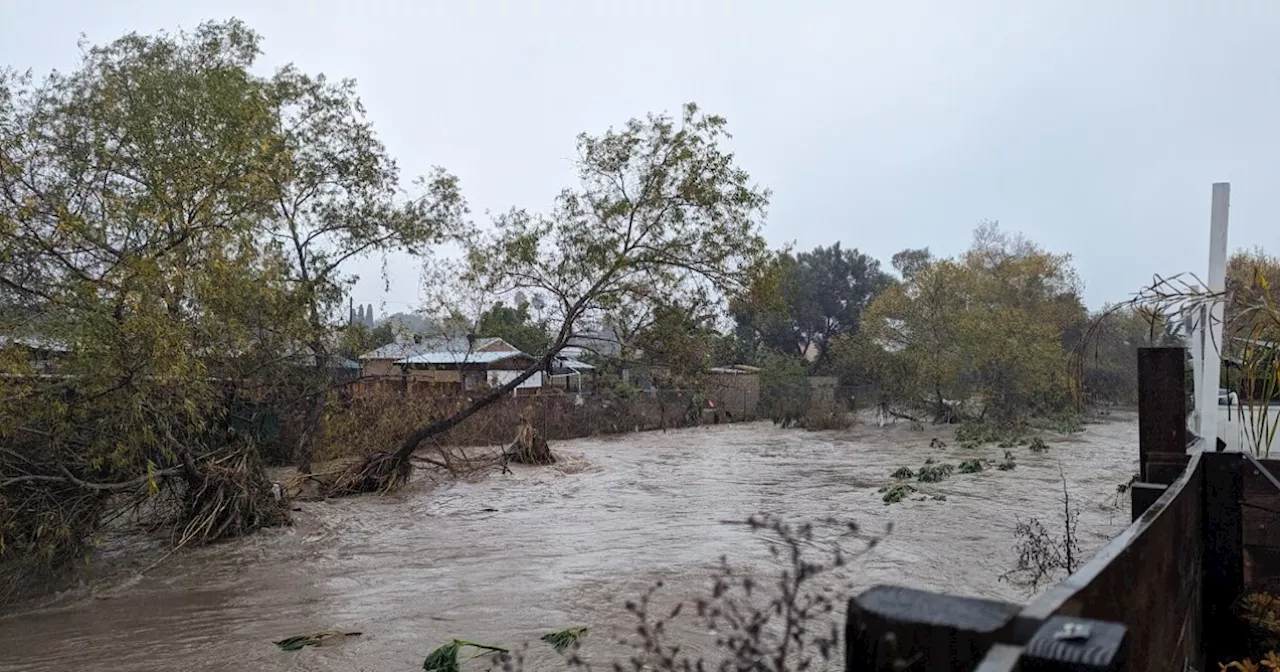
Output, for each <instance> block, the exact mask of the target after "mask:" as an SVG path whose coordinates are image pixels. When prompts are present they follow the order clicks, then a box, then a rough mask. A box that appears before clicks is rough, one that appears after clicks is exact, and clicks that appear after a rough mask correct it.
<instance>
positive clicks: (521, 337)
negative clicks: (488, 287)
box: [476, 301, 551, 357]
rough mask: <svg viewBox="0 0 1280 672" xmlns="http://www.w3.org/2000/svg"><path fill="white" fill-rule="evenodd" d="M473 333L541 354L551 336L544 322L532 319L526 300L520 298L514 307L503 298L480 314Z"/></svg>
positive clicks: (534, 353) (521, 349) (537, 355)
mask: <svg viewBox="0 0 1280 672" xmlns="http://www.w3.org/2000/svg"><path fill="white" fill-rule="evenodd" d="M476 333H477V335H480V336H496V337H498V338H501V339H502V340H504V341H506V342H508V343H510V344H511V345H514V346H515V347H516V348H518V349H519V350H520V351H521V352H525V353H528V354H530V355H534V356H535V357H541V356H542V355H543V354H544V353H546V351H547V346H548V345H549V344H550V342H551V335H550V334H549V333H547V325H546V322H545V321H541V322H537V321H534V319H533V315H532V314H531V313H530V311H529V302H528V301H522V302H520V303H519V304H518V305H516V306H515V307H512V306H508V305H506V304H505V303H503V302H502V301H498V302H497V303H495V304H493V307H492V308H490V309H489V310H486V311H485V312H484V313H481V315H480V319H479V320H478V321H477V322H476Z"/></svg>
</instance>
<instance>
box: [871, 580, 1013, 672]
mask: <svg viewBox="0 0 1280 672" xmlns="http://www.w3.org/2000/svg"><path fill="white" fill-rule="evenodd" d="M1020 609H1021V607H1019V606H1018V605H1015V604H1008V603H1006V602H997V601H995V600H983V599H978V598H972V597H957V596H954V595H939V594H936V593H930V592H926V591H922V590H915V589H912V588H899V587H896V586H876V587H874V588H870V589H868V590H866V591H864V592H863V593H862V594H860V595H858V596H857V597H855V598H853V599H851V600H849V611H848V621H847V623H846V625H845V669H846V670H882V669H883V670H891V669H899V668H897V667H894V665H895V664H902V663H905V664H907V665H908V666H907V667H903V668H901V669H909V670H919V671H921V672H934V671H938V672H942V671H946V672H951V671H952V670H972V669H974V667H976V666H977V665H978V663H979V662H981V661H982V659H983V657H984V656H986V654H987V651H988V650H990V649H991V647H992V646H993V645H995V644H996V643H997V642H999V641H1003V640H1005V639H1007V638H1008V637H1009V636H1010V635H1011V634H1012V629H1013V620H1014V617H1016V616H1017V615H1018V612H1019V610H1020ZM898 661H901V663H899V662H898Z"/></svg>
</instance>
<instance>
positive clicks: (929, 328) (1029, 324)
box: [863, 224, 1086, 421]
mask: <svg viewBox="0 0 1280 672" xmlns="http://www.w3.org/2000/svg"><path fill="white" fill-rule="evenodd" d="M1078 287H1079V282H1078V280H1077V279H1076V276H1075V273H1074V271H1073V270H1072V268H1071V266H1070V257H1068V256H1066V255H1055V254H1051V253H1048V252H1045V251H1044V250H1043V249H1042V248H1040V247H1039V246H1037V245H1035V244H1034V243H1032V242H1031V241H1029V240H1027V239H1026V238H1024V237H1022V236H1017V235H1009V234H1006V233H1005V232H1003V231H1001V230H1000V229H999V227H998V226H996V225H994V224H985V225H983V226H980V227H979V228H978V229H977V230H976V231H975V233H974V244H973V246H972V247H971V248H970V249H969V251H968V252H966V253H965V254H964V255H963V256H962V257H961V258H960V259H957V260H951V259H940V260H936V261H933V262H931V263H929V264H927V265H923V266H922V267H919V268H917V269H916V270H915V271H914V272H912V273H911V277H910V278H909V279H907V280H906V281H905V282H904V283H903V284H901V285H898V286H895V287H891V288H890V289H889V290H887V291H885V292H884V294H883V295H881V296H880V297H879V298H878V299H877V300H876V301H875V302H874V304H873V305H872V307H871V308H870V309H869V310H868V311H867V317H866V321H865V325H866V330H867V334H866V336H867V338H866V340H865V341H864V342H863V346H864V347H866V345H867V344H871V345H874V346H876V347H878V348H879V350H880V351H881V355H880V356H877V357H875V358H874V359H873V361H875V362H878V365H879V366H881V367H882V368H883V371H882V373H883V374H885V375H889V374H892V375H895V376H903V377H905V378H906V380H901V379H899V380H895V381H892V384H890V385H887V386H886V387H887V389H893V390H896V391H898V392H901V393H902V394H904V395H905V396H906V397H907V398H908V399H910V400H922V399H925V398H927V399H930V400H931V401H932V402H933V403H934V404H935V408H936V412H937V414H938V417H939V418H942V417H945V416H946V415H947V414H948V413H949V410H948V408H947V407H946V405H945V404H944V399H965V398H968V396H969V395H970V394H971V393H973V392H980V393H981V395H982V399H983V402H984V411H983V413H984V414H985V415H990V416H992V417H994V419H996V420H998V421H1011V420H1014V419H1016V417H1017V416H1019V415H1021V414H1023V413H1026V412H1028V411H1031V410H1037V409H1044V410H1054V409H1056V408H1058V407H1061V406H1065V405H1068V404H1069V403H1070V398H1069V391H1070V388H1069V385H1068V382H1067V380H1066V367H1065V363H1066V350H1065V349H1064V345H1066V346H1068V347H1069V344H1068V341H1069V340H1070V339H1069V334H1070V333H1074V332H1076V331H1078V330H1079V329H1080V325H1082V324H1083V323H1084V322H1085V319H1086V316H1085V311H1084V307H1083V305H1082V304H1081V302H1080V299H1079V294H1078V291H1079V290H1078Z"/></svg>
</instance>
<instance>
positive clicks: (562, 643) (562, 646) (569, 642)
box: [541, 627, 587, 653]
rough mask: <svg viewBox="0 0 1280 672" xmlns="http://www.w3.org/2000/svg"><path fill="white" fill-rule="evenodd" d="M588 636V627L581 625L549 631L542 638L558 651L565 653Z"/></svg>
mask: <svg viewBox="0 0 1280 672" xmlns="http://www.w3.org/2000/svg"><path fill="white" fill-rule="evenodd" d="M586 636H587V628H585V627H579V628H565V629H564V630H557V631H556V632H549V633H547V634H545V635H543V636H542V637H541V639H542V641H544V642H546V643H547V644H550V645H551V648H553V649H555V650H556V653H564V652H565V651H567V650H569V649H570V648H571V647H573V646H574V645H575V644H577V643H578V641H579V640H581V639H582V638H583V637H586Z"/></svg>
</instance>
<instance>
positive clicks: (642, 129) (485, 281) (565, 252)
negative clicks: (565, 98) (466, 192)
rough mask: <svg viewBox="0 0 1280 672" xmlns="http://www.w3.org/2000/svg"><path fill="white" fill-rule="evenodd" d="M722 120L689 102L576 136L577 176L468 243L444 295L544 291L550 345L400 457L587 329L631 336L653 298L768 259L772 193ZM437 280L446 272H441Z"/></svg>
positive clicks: (736, 277)
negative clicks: (674, 113)
mask: <svg viewBox="0 0 1280 672" xmlns="http://www.w3.org/2000/svg"><path fill="white" fill-rule="evenodd" d="M729 137H730V136H729V134H728V131H727V122H726V121H725V119H724V118H723V117H719V116H716V115H711V114H706V113H704V112H702V111H701V110H699V109H698V107H697V106H696V105H694V104H692V103H690V104H688V105H685V106H684V108H683V109H682V110H681V113H680V115H679V117H676V118H673V117H671V116H669V115H666V114H650V115H648V116H647V117H645V118H643V119H632V120H631V121H629V122H627V123H626V124H625V125H624V126H622V127H621V128H616V129H609V130H607V131H605V132H604V133H602V134H600V135H594V136H593V135H587V134H582V135H579V136H578V141H577V159H576V164H577V172H578V180H579V184H578V186H577V187H576V188H568V189H565V190H563V191H561V192H560V194H559V196H557V197H556V199H555V202H554V204H553V206H552V207H551V209H550V210H549V211H548V212H546V213H543V214H539V213H533V212H530V211H528V210H523V209H514V210H511V211H509V212H507V213H505V214H502V215H500V216H498V217H497V218H496V219H495V221H494V223H493V227H492V228H491V229H488V230H484V231H478V232H476V233H475V234H474V235H472V236H471V237H470V238H469V239H468V240H467V241H466V243H465V248H466V266H465V268H464V269H463V270H462V272H461V273H459V274H457V276H456V277H457V278H458V279H459V281H460V283H461V284H462V285H463V286H464V287H463V289H461V290H457V289H455V285H448V286H445V285H440V286H441V287H445V291H446V292H447V294H446V295H445V296H444V297H443V300H441V301H439V302H438V303H439V304H440V305H442V306H451V305H454V304H456V299H453V298H450V297H453V296H457V295H459V294H462V295H468V294H470V295H474V294H475V293H477V292H478V293H480V294H482V295H490V296H499V297H502V296H510V295H514V294H515V293H516V292H527V293H531V294H534V295H539V296H543V297H546V301H547V306H546V311H547V314H548V319H550V320H551V322H552V324H553V325H554V326H553V327H552V330H551V340H550V344H549V345H548V347H547V350H546V353H545V354H544V355H543V357H542V358H541V361H539V362H538V363H537V364H535V365H534V366H532V367H530V368H529V369H528V370H526V371H524V372H523V373H522V374H521V375H520V376H517V377H516V378H514V379H513V380H512V381H510V382H508V383H506V384H505V385H503V386H502V387H500V388H497V389H495V390H493V391H492V392H490V393H488V394H486V395H485V396H483V397H480V398H479V399H477V400H476V401H475V403H473V404H471V405H470V406H468V407H467V408H464V409H462V410H461V411H459V412H458V413H455V414H454V415H452V416H450V417H449V418H445V419H443V420H440V421H437V422H434V423H431V424H430V425H426V426H423V427H421V428H420V429H419V430H417V431H415V432H413V433H412V434H411V435H410V436H409V438H408V439H407V440H406V441H405V443H404V444H403V445H402V446H401V448H400V450H399V451H398V452H397V455H396V459H398V460H401V461H404V460H407V459H408V456H409V455H410V454H411V453H412V451H413V450H414V448H415V447H416V446H417V445H418V444H419V443H420V442H421V441H422V440H423V439H425V438H427V437H429V436H432V435H434V434H436V433H439V432H442V431H446V430H448V429H449V428H450V427H453V426H455V425H456V424H457V423H459V422H462V421H463V420H465V419H466V418H467V417H469V416H470V415H471V414H473V413H474V412H475V411H476V410H479V408H481V407H483V406H485V405H488V404H490V403H492V402H493V401H495V400H497V399H498V398H500V397H501V396H503V395H505V394H508V393H510V391H511V390H513V389H515V387H516V386H517V385H518V384H519V383H521V382H523V381H524V380H526V379H527V378H528V377H529V376H532V375H533V374H534V373H535V372H537V371H540V370H542V369H545V368H546V366H547V364H548V363H549V362H550V360H551V357H553V356H554V355H555V354H556V353H558V352H560V350H562V349H563V348H564V347H565V346H567V345H568V343H569V341H570V339H572V338H573V337H574V336H579V335H581V332H582V330H583V328H584V327H585V326H586V325H594V326H598V325H604V326H606V327H616V326H618V325H620V324H626V325H630V326H629V328H627V329H625V330H623V329H619V331H626V332H628V333H635V332H636V331H638V329H636V328H635V325H637V324H640V325H642V324H646V323H651V322H652V321H653V318H654V315H655V312H656V311H657V308H658V306H660V305H663V304H668V305H694V304H698V303H709V302H713V301H714V300H715V298H716V297H717V296H719V295H722V294H724V293H726V292H730V291H735V290H736V288H737V287H738V286H739V284H740V279H741V278H742V277H743V275H744V274H745V272H746V271H747V270H748V269H750V268H753V267H755V266H757V265H759V264H760V263H761V260H762V259H763V257H764V256H765V243H764V240H763V238H761V237H760V233H759V230H760V226H761V222H762V221H763V217H764V212H765V207H766V205H767V204H768V199H769V193H768V191H767V190H764V189H762V188H760V187H758V186H757V185H755V184H754V183H753V182H752V180H751V177H750V175H749V174H748V173H747V172H746V171H745V170H743V169H742V168H741V167H739V166H738V165H737V163H736V160H735V158H734V155H733V154H732V153H730V152H729V151H728V149H727V148H726V147H724V143H725V142H726V141H728V140H729ZM431 275H432V277H435V278H438V277H441V276H447V275H450V274H449V273H444V274H441V273H435V274H431Z"/></svg>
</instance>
